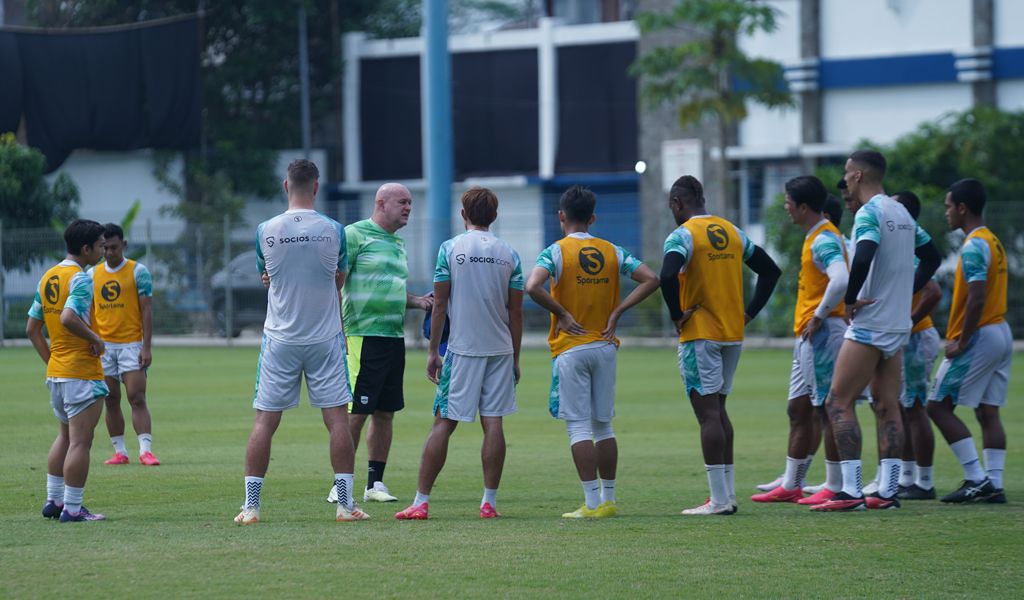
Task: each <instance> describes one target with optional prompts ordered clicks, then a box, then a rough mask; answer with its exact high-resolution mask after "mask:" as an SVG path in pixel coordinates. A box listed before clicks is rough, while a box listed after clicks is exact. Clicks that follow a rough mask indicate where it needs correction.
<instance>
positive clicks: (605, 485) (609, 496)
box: [601, 479, 615, 504]
mask: <svg viewBox="0 0 1024 600" xmlns="http://www.w3.org/2000/svg"><path fill="white" fill-rule="evenodd" d="M605 502H611V503H613V504H614V503H615V480H614V479H602V480H601V503H602V504H603V503H605Z"/></svg>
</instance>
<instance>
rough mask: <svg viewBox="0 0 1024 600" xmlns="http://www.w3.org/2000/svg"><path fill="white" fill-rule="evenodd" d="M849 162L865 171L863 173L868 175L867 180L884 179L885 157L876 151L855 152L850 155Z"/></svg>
mask: <svg viewBox="0 0 1024 600" xmlns="http://www.w3.org/2000/svg"><path fill="white" fill-rule="evenodd" d="M850 160H852V161H853V162H855V163H860V164H861V165H863V166H864V167H866V168H865V169H863V171H864V172H865V173H868V174H869V175H870V177H869V179H873V180H875V181H882V179H884V178H885V168H886V162H885V156H883V155H882V153H881V152H878V151H877V150H857V151H856V152H854V153H853V154H851V155H850Z"/></svg>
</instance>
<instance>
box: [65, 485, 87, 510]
mask: <svg viewBox="0 0 1024 600" xmlns="http://www.w3.org/2000/svg"><path fill="white" fill-rule="evenodd" d="M83 495H85V488H84V487H80V488H76V487H71V486H70V485H67V486H64V510H66V511H68V514H72V515H77V514H78V513H79V512H81V510H82V496H83Z"/></svg>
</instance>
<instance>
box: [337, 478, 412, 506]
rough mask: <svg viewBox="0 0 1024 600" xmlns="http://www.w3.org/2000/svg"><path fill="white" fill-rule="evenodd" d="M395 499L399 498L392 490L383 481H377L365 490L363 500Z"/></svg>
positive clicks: (385, 500) (381, 500)
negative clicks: (393, 494) (392, 493)
mask: <svg viewBox="0 0 1024 600" xmlns="http://www.w3.org/2000/svg"><path fill="white" fill-rule="evenodd" d="M395 500H398V498H396V497H394V496H392V495H391V491H390V490H389V489H388V486H386V485H384V482H383V481H375V482H373V487H372V488H367V489H366V490H364V491H363V502H394V501H395ZM335 501H337V499H335Z"/></svg>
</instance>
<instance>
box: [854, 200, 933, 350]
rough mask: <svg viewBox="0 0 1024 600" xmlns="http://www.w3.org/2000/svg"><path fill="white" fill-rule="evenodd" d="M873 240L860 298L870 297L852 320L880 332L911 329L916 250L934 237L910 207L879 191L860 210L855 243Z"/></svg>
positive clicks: (864, 327) (856, 323) (856, 219)
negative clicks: (915, 218)
mask: <svg viewBox="0 0 1024 600" xmlns="http://www.w3.org/2000/svg"><path fill="white" fill-rule="evenodd" d="M864 240H870V241H873V242H875V243H877V244H878V249H877V250H876V251H875V258H874V260H873V261H871V269H870V270H869V271H868V277H867V279H866V280H865V281H864V286H863V287H862V288H861V289H860V294H858V296H857V298H858V299H861V298H871V299H873V300H874V301H875V303H874V304H869V305H867V306H865V307H863V308H861V309H860V310H859V311H857V316H855V317H854V319H853V323H852V324H853V326H855V327H858V328H862V329H867V330H870V331H878V332H893V333H901V332H908V331H910V330H911V328H912V327H913V325H912V323H911V320H910V314H911V309H912V298H913V295H914V271H915V266H914V258H915V257H914V250H915V249H916V248H917V247H919V246H923V245H925V244H927V243H928V242H930V241H931V236H929V235H928V233H927V232H925V230H924V229H921V227H920V226H919V225H918V224H917V222H916V221H914V218H913V217H911V216H910V213H909V212H907V209H906V208H904V207H903V205H902V204H900V203H899V202H897V201H895V200H893V199H892V198H890V197H888V196H885V195H882V194H878V195H876V196H875V197H873V198H871V200H870V201H868V203H867V204H865V205H864V206H862V207H861V209H860V210H858V211H857V216H856V217H854V221H853V244H854V247H856V245H857V244H858V243H859V242H862V241H864Z"/></svg>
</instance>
